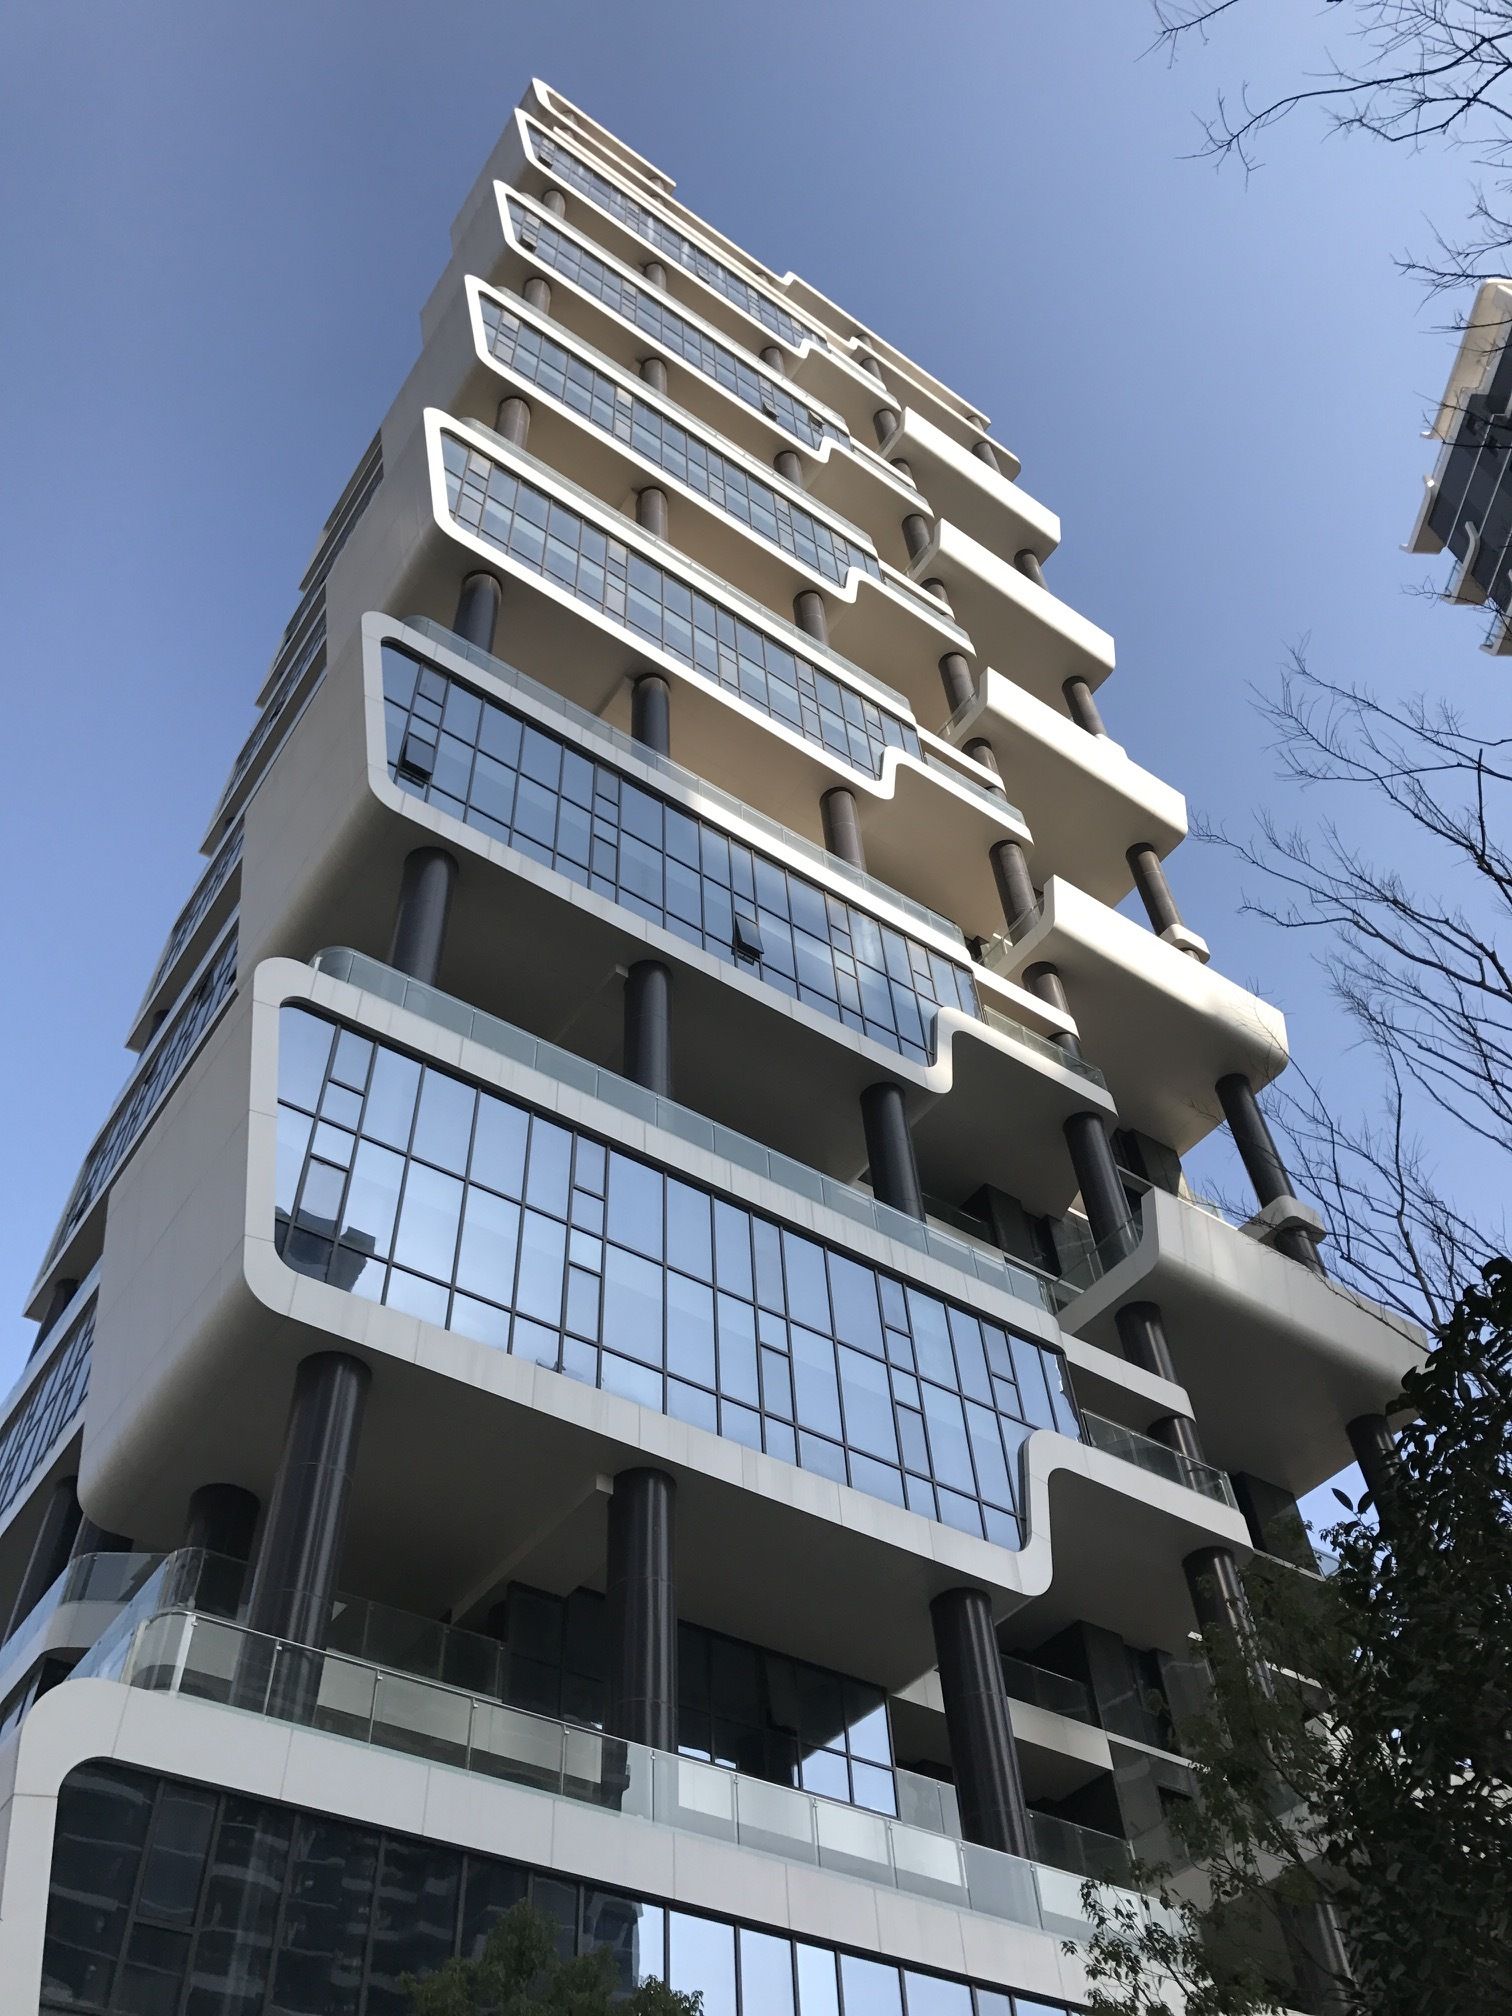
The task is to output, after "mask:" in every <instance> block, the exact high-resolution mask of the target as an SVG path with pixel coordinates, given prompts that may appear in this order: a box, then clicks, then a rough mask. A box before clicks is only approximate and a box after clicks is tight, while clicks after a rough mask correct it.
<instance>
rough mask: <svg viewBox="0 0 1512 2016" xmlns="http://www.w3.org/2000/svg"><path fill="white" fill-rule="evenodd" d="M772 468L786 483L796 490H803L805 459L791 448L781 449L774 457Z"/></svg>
mask: <svg viewBox="0 0 1512 2016" xmlns="http://www.w3.org/2000/svg"><path fill="white" fill-rule="evenodd" d="M772 467H773V468H774V469H775V470H776V471H777V474H778V475H779V476H780V477H781V478H782V480H783V482H784V483H791V484H792V486H793V488H794V489H795V490H801V489H802V488H803V458H802V456H801V455H799V454H797V453H796V452H795V451H794V450H793V449H791V448H779V449H778V450H777V453H776V454H775V455H774V456H773V457H772Z"/></svg>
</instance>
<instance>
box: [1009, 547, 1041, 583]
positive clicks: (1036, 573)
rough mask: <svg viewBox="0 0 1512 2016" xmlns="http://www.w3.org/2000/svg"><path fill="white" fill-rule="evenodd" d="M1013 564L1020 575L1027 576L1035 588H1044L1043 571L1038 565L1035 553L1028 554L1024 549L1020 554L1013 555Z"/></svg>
mask: <svg viewBox="0 0 1512 2016" xmlns="http://www.w3.org/2000/svg"><path fill="white" fill-rule="evenodd" d="M1013 564H1014V566H1015V567H1017V569H1018V570H1019V572H1020V574H1027V575H1028V576H1029V579H1030V580H1031V581H1032V582H1033V583H1034V585H1035V587H1036V588H1043V587H1044V585H1045V570H1044V568H1043V567H1041V565H1040V563H1039V555H1038V554H1037V553H1031V552H1029V550H1028V549H1027V547H1026V548H1025V550H1024V551H1023V552H1022V553H1015V554H1014V556H1013Z"/></svg>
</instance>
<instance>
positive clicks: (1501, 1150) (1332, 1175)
mask: <svg viewBox="0 0 1512 2016" xmlns="http://www.w3.org/2000/svg"><path fill="white" fill-rule="evenodd" d="M1257 705H1258V706H1259V708H1260V711H1261V713H1262V715H1263V717H1264V718H1265V719H1266V721H1267V723H1268V724H1269V726H1270V728H1271V729H1272V731H1273V732H1274V735H1275V745H1276V749H1277V752H1278V754H1279V757H1280V760H1281V766H1282V769H1283V771H1284V773H1285V775H1286V776H1287V777H1288V778H1289V779H1290V780H1291V781H1292V782H1293V783H1294V784H1295V785H1297V786H1299V787H1301V788H1302V789H1303V790H1305V791H1307V792H1310V793H1311V792H1321V793H1323V794H1324V795H1325V796H1326V797H1327V798H1328V799H1329V800H1330V805H1329V809H1328V811H1327V812H1326V813H1325V815H1324V817H1323V818H1322V819H1321V820H1320V821H1319V822H1317V823H1316V824H1314V825H1311V826H1303V825H1301V824H1297V825H1292V826H1284V825H1283V824H1281V822H1280V821H1279V820H1277V819H1276V818H1275V817H1274V816H1273V815H1262V816H1261V818H1260V821H1259V825H1258V828H1257V830H1256V831H1255V832H1254V834H1253V835H1251V836H1248V837H1243V838H1237V839H1236V838H1234V837H1232V836H1231V835H1230V834H1228V833H1227V832H1225V831H1223V830H1221V829H1217V828H1214V827H1212V826H1208V827H1206V828H1204V829H1203V830H1204V833H1205V837H1207V838H1208V839H1210V840H1214V841H1216V842H1217V843H1218V844H1220V845H1222V846H1224V847H1227V848H1228V849H1229V850H1230V851H1231V852H1232V853H1233V854H1234V855H1235V856H1236V857H1237V858H1238V859H1239V860H1240V861H1242V862H1243V863H1245V864H1246V865H1247V866H1249V867H1251V868H1253V869H1256V870H1258V871H1260V881H1259V884H1258V886H1257V887H1256V888H1254V889H1252V890H1251V891H1250V892H1248V893H1247V895H1246V898H1245V908H1246V909H1247V910H1248V911H1249V912H1250V913H1251V914H1254V915H1258V916H1261V917H1263V918H1265V919H1267V920H1268V921H1269V922H1270V923H1272V924H1274V925H1277V926H1279V927H1282V928H1284V929H1287V930H1290V931H1303V932H1307V933H1315V934H1317V935H1318V937H1319V938H1320V939H1321V940H1322V941H1323V942H1322V947H1321V950H1320V959H1321V963H1322V964H1323V966H1324V968H1325V970H1326V971H1327V973H1328V976H1329V981H1330V984H1331V986H1332V989H1333V992H1334V995H1335V998H1336V999H1337V1000H1338V1002H1339V1004H1340V1006H1341V1007H1342V1009H1343V1010H1344V1013H1345V1016H1346V1017H1347V1019H1348V1022H1349V1024H1350V1026H1351V1027H1352V1028H1353V1030H1354V1032H1355V1034H1356V1037H1357V1039H1358V1041H1359V1042H1360V1043H1362V1044H1363V1045H1365V1046H1366V1047H1367V1048H1368V1049H1369V1050H1370V1051H1371V1052H1372V1053H1373V1054H1374V1056H1375V1058H1376V1059H1377V1061H1378V1063H1379V1067H1380V1084H1381V1098H1380V1107H1379V1110H1378V1112H1377V1113H1376V1114H1375V1115H1374V1116H1373V1117H1369V1118H1366V1119H1362V1120H1359V1121H1355V1122H1350V1121H1348V1120H1347V1119H1343V1118H1341V1117H1340V1116H1339V1113H1338V1110H1337V1106H1336V1102H1335V1100H1334V1099H1333V1098H1332V1097H1330V1096H1329V1094H1328V1093H1327V1091H1326V1090H1325V1088H1324V1087H1323V1086H1322V1085H1321V1084H1320V1083H1318V1082H1315V1081H1313V1080H1310V1079H1308V1078H1306V1077H1305V1076H1304V1077H1302V1080H1301V1083H1302V1087H1303V1089H1302V1091H1301V1092H1300V1093H1293V1094H1291V1095H1288V1096H1283V1097H1282V1098H1281V1099H1280V1100H1279V1101H1277V1102H1276V1104H1275V1105H1274V1106H1273V1109H1272V1110H1273V1113H1274V1114H1275V1117H1276V1118H1277V1120H1278V1121H1279V1123H1280V1125H1281V1127H1282V1129H1283V1131H1284V1132H1285V1133H1286V1134H1287V1136H1288V1139H1289V1145H1290V1149H1291V1153H1292V1157H1293V1160H1294V1163H1295V1166H1296V1173H1297V1175H1298V1176H1299V1177H1300V1178H1301V1180H1302V1181H1303V1182H1304V1183H1305V1185H1306V1186H1307V1187H1308V1188H1309V1189H1310V1190H1311V1191H1312V1192H1313V1193H1314V1194H1315V1195H1316V1196H1317V1197H1318V1198H1319V1199H1320V1201H1321V1202H1322V1204H1323V1206H1324V1208H1325V1211H1326V1213H1327V1215H1328V1217H1329V1220H1330V1224H1331V1228H1332V1232H1333V1241H1332V1244H1331V1247H1330V1255H1331V1263H1332V1270H1333V1271H1334V1272H1335V1273H1336V1274H1337V1275H1339V1276H1340V1277H1341V1278H1343V1279H1345V1280H1348V1281H1351V1282H1352V1283H1353V1284H1354V1285H1357V1286H1359V1287H1362V1288H1364V1289H1365V1290H1366V1291H1367V1292H1369V1293H1371V1294H1374V1295H1377V1296H1379V1297H1380V1298H1381V1299H1382V1300H1384V1301H1387V1302H1389V1303H1391V1304H1392V1305H1393V1306H1395V1307H1397V1308H1400V1309H1402V1310H1403V1311H1405V1312H1407V1313H1410V1314H1412V1315H1414V1316H1417V1317H1419V1318H1422V1317H1425V1316H1426V1317H1427V1318H1428V1319H1429V1320H1430V1321H1433V1322H1439V1321H1442V1320H1443V1319H1444V1318H1445V1317H1446V1316H1447V1314H1448V1312H1449V1309H1450V1308H1451V1307H1452V1305H1453V1302H1454V1300H1455V1297H1456V1295H1457V1294H1458V1292H1459V1291H1460V1290H1461V1289H1462V1288H1463V1287H1464V1286H1465V1284H1466V1283H1467V1281H1470V1280H1473V1279H1474V1278H1475V1277H1476V1275H1477V1273H1478V1270H1479V1267H1480V1264H1481V1263H1482V1261H1484V1260H1485V1259H1488V1258H1490V1257H1491V1256H1492V1255H1493V1254H1495V1253H1498V1252H1505V1251H1506V1250H1507V1249H1506V1242H1505V1228H1504V1225H1503V1223H1502V1219H1501V1214H1500V1209H1499V1204H1498V1193H1499V1190H1500V1187H1501V1186H1503V1185H1505V1184H1506V1183H1507V1182H1508V1180H1509V1179H1512V952H1509V949H1508V948H1507V947H1504V946H1503V944H1502V942H1501V941H1502V939H1503V938H1507V937H1509V936H1512V853H1509V851H1508V846H1507V843H1506V839H1505V837H1504V833H1503V829H1504V827H1512V817H1509V815H1512V796H1509V795H1507V794H1512V737H1505V736H1503V737H1499V738H1495V739H1491V738H1487V737H1483V736H1480V735H1477V734H1476V733H1474V732H1473V731H1472V730H1469V729H1467V728H1466V727H1465V726H1464V725H1463V723H1462V722H1461V721H1460V719H1459V718H1458V716H1457V715H1456V714H1455V713H1454V711H1453V710H1452V709H1451V708H1449V707H1448V706H1446V705H1437V706H1435V705H1430V704H1429V703H1428V702H1426V701H1424V700H1421V699H1419V700H1414V701H1410V702H1408V703H1406V704H1405V705H1402V706H1400V707H1393V706H1390V705H1388V704H1386V703H1385V702H1384V701H1381V700H1379V699H1376V698H1375V697H1374V696H1372V695H1371V694H1370V693H1368V692H1366V691H1365V690H1364V689H1362V688H1360V687H1357V686H1344V685H1339V684H1336V683H1334V682H1332V681H1330V680H1328V679H1326V678H1323V677H1321V676H1320V675H1319V674H1318V673H1316V672H1314V671H1313V670H1312V669H1310V667H1309V665H1308V663H1307V659H1306V656H1305V654H1304V653H1303V652H1302V651H1300V650H1299V651H1296V652H1294V653H1293V655H1292V659H1291V664H1290V667H1289V670H1288V671H1287V673H1286V675H1285V677H1284V678H1283V679H1282V681H1281V684H1280V687H1279V690H1278V691H1277V692H1276V693H1275V694H1273V695H1261V696H1259V697H1258V699H1257ZM1362 799H1363V800H1364V801H1367V802H1368V804H1369V806H1370V807H1371V808H1372V810H1373V811H1375V812H1376V813H1379V812H1380V811H1381V810H1383V809H1384V811H1385V813H1386V814H1387V817H1388V821H1389V830H1390V831H1391V832H1393V833H1395V834H1398V835H1399V836H1400V840H1401V846H1400V852H1399V858H1400V859H1401V860H1402V861H1403V862H1404V863H1409V864H1410V867H1406V868H1401V869H1399V868H1386V867H1382V866H1380V865H1379V864H1378V863H1377V862H1376V861H1375V860H1374V859H1373V858H1372V857H1371V855H1370V854H1369V853H1368V852H1367V851H1366V850H1365V849H1363V848H1362V847H1361V846H1360V845H1359V843H1358V842H1357V841H1356V840H1355V839H1353V838H1352V837H1351V830H1350V829H1351V827H1352V826H1353V825H1354V824H1355V823H1356V822H1355V817H1354V812H1353V810H1352V809H1346V808H1351V807H1352V806H1353V805H1354V804H1356V803H1357V802H1358V801H1360V800H1362ZM1341 801H1342V802H1341ZM1341 813H1342V815H1343V816H1342V817H1341V816H1340V814H1341ZM1387 844H1389V843H1387ZM1393 851H1394V852H1395V851H1396V850H1395V849H1393ZM1446 890H1448V891H1450V892H1452V893H1451V894H1448V895H1446V894H1444V893H1443V892H1444V891H1446ZM1425 1135H1426V1136H1427V1137H1428V1139H1429V1140H1430V1141H1431V1142H1432V1143H1433V1145H1434V1152H1432V1153H1430V1151H1429V1149H1428V1148H1427V1147H1425V1145H1424V1138H1425ZM1477 1190H1480V1191H1485V1192H1488V1193H1489V1200H1490V1201H1489V1208H1486V1207H1483V1206H1482V1205H1481V1204H1480V1202H1479V1200H1478V1198H1477V1201H1476V1202H1474V1203H1471V1202H1463V1201H1458V1200H1459V1199H1461V1198H1463V1197H1466V1196H1474V1195H1475V1193H1476V1192H1477Z"/></svg>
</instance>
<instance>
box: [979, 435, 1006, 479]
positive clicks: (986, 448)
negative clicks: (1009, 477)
mask: <svg viewBox="0 0 1512 2016" xmlns="http://www.w3.org/2000/svg"><path fill="white" fill-rule="evenodd" d="M971 452H972V454H973V455H975V457H976V458H977V460H978V462H985V463H986V464H987V467H988V468H989V469H995V470H996V471H997V473H998V475H999V476H1001V475H1002V473H1003V468H1002V464H1001V463H1000V462H999V461H998V458H997V450H996V449H995V448H994V447H993V445H992V443H991V442H990V441H973V442H972V444H971Z"/></svg>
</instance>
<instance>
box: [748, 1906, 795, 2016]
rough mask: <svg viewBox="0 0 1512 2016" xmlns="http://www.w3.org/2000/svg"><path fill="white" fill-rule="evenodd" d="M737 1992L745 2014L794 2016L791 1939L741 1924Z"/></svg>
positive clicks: (754, 2015)
mask: <svg viewBox="0 0 1512 2016" xmlns="http://www.w3.org/2000/svg"><path fill="white" fill-rule="evenodd" d="M740 1995H741V2007H742V2009H744V2010H745V2011H746V2012H747V2016H793V1945H792V1941H791V1940H789V1939H779V1938H778V1937H777V1936H776V1935H775V1934H774V1933H771V1932H753V1931H751V1930H750V1928H749V1927H748V1926H742V1927H741V1930H740Z"/></svg>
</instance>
